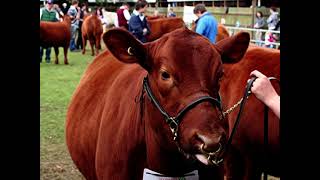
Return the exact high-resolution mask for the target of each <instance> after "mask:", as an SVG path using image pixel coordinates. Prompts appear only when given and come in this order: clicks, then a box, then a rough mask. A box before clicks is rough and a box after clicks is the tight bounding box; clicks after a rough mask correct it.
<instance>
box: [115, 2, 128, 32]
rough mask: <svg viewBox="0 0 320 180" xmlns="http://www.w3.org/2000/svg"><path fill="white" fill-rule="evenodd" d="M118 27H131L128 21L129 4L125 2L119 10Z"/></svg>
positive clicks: (116, 24)
mask: <svg viewBox="0 0 320 180" xmlns="http://www.w3.org/2000/svg"><path fill="white" fill-rule="evenodd" d="M116 13H117V18H116V23H115V26H116V27H123V28H125V29H127V30H128V29H129V27H128V22H129V20H130V13H129V4H128V3H123V4H122V6H121V7H120V8H119V9H118V10H117V12H116Z"/></svg>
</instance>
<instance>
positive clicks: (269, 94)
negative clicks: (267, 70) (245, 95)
mask: <svg viewBox="0 0 320 180" xmlns="http://www.w3.org/2000/svg"><path fill="white" fill-rule="evenodd" d="M250 76H256V77H257V79H256V80H255V81H254V82H253V84H252V87H251V92H252V93H253V94H254V95H255V96H256V97H257V98H258V99H259V100H261V101H262V102H263V103H264V104H266V105H267V106H269V105H270V104H272V102H274V101H275V100H276V99H278V98H279V96H278V94H277V92H276V91H275V89H274V88H273V86H272V84H271V82H270V80H269V79H268V78H267V77H266V76H265V75H264V74H262V73H261V72H259V71H257V70H254V71H252V72H251V73H250Z"/></svg>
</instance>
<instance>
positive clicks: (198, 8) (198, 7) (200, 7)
mask: <svg viewBox="0 0 320 180" xmlns="http://www.w3.org/2000/svg"><path fill="white" fill-rule="evenodd" d="M198 11H200V12H201V14H203V13H204V12H206V11H207V9H206V6H205V5H204V4H197V5H196V6H195V7H194V9H193V13H194V14H197V13H198Z"/></svg>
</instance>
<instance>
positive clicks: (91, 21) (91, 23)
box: [81, 15, 103, 38]
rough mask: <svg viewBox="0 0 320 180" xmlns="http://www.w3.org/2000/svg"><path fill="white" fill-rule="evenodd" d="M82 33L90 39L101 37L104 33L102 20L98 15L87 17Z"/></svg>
mask: <svg viewBox="0 0 320 180" xmlns="http://www.w3.org/2000/svg"><path fill="white" fill-rule="evenodd" d="M81 30H82V33H83V34H85V35H86V36H88V38H90V37H95V36H97V37H101V34H102V32H103V29H102V24H101V20H100V19H99V18H98V17H97V16H96V15H91V16H89V17H86V18H85V19H84V21H83V24H82V29H81Z"/></svg>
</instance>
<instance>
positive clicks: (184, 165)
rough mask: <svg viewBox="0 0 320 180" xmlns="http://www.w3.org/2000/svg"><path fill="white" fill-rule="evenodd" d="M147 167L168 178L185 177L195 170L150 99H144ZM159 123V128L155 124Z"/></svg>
mask: <svg viewBox="0 0 320 180" xmlns="http://www.w3.org/2000/svg"><path fill="white" fill-rule="evenodd" d="M144 99H145V100H144V122H145V141H146V150H147V167H146V168H149V169H151V170H153V171H156V172H158V173H161V174H165V175H168V176H178V175H183V174H185V173H187V172H190V171H192V170H194V169H195V167H194V165H193V164H191V162H190V160H187V159H186V158H185V157H184V155H183V154H182V153H181V152H179V151H178V148H177V146H176V144H175V143H174V141H173V139H172V135H171V134H170V133H171V131H170V129H169V127H168V125H167V124H166V123H165V120H164V119H163V116H162V115H161V114H160V112H159V110H158V109H157V108H155V106H154V104H152V102H151V101H150V100H149V98H148V97H146V98H144ZM155 122H156V123H158V124H159V125H157V126H156V127H157V128H153V127H155V124H154V123H155Z"/></svg>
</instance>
